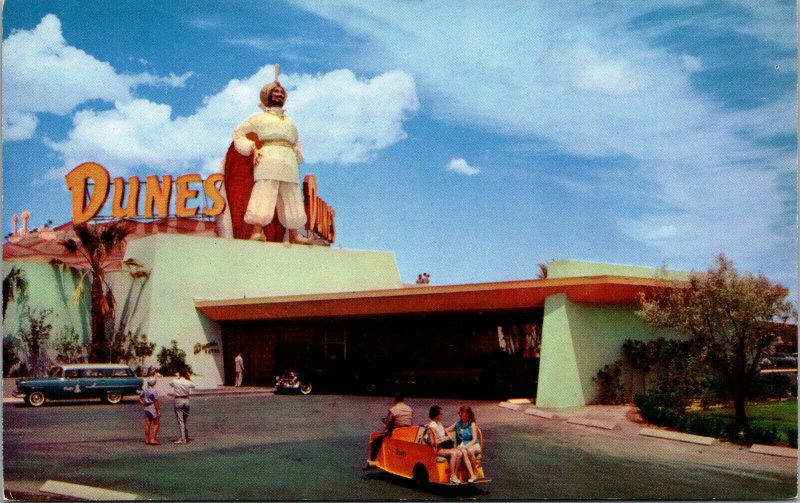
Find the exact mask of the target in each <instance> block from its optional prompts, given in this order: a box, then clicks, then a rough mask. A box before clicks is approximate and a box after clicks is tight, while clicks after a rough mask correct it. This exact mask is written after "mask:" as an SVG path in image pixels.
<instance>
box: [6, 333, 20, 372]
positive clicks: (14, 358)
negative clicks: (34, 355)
mask: <svg viewBox="0 0 800 503" xmlns="http://www.w3.org/2000/svg"><path fill="white" fill-rule="evenodd" d="M18 363H19V355H18V354H17V345H16V344H15V343H14V339H12V338H11V337H8V336H6V337H3V377H9V376H10V375H11V370H12V369H13V368H14V366H15V365H16V364H18Z"/></svg>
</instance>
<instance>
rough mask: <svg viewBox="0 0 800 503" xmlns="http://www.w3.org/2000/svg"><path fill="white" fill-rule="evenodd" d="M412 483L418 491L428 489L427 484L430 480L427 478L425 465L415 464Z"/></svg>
mask: <svg viewBox="0 0 800 503" xmlns="http://www.w3.org/2000/svg"><path fill="white" fill-rule="evenodd" d="M413 473H414V483H415V484H416V485H417V487H418V488H420V489H425V488H426V487H428V483H429V482H430V479H429V478H428V470H427V469H426V468H425V465H423V464H422V463H417V464H416V465H415V466H414V472H413Z"/></svg>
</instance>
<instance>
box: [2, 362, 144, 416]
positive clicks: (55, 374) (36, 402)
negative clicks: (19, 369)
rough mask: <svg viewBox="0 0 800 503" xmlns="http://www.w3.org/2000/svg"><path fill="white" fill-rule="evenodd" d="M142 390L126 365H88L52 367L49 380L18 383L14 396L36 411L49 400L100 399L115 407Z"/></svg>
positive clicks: (28, 380)
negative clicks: (126, 396) (125, 397)
mask: <svg viewBox="0 0 800 503" xmlns="http://www.w3.org/2000/svg"><path fill="white" fill-rule="evenodd" d="M141 389H142V380H141V379H140V378H138V377H136V376H135V375H134V373H133V371H132V370H131V369H130V367H128V366H127V365H121V364H115V363H109V364H105V363H86V364H71V365H60V366H57V367H53V368H52V369H50V375H49V376H48V377H23V378H21V379H17V390H16V392H15V393H14V396H17V397H24V398H25V401H26V402H27V403H28V405H31V406H33V407H39V406H41V405H44V403H45V401H47V400H63V399H79V398H99V399H101V400H102V401H104V402H106V403H112V404H114V403H119V402H121V401H122V398H123V397H124V396H125V395H135V394H137V393H138V392H139V391H140V390H141Z"/></svg>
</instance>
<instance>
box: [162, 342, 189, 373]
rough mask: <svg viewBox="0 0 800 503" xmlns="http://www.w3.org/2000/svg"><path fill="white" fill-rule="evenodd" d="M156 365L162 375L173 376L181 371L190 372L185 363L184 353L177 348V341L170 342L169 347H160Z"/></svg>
mask: <svg viewBox="0 0 800 503" xmlns="http://www.w3.org/2000/svg"><path fill="white" fill-rule="evenodd" d="M157 358H158V364H159V365H160V368H159V369H158V371H159V372H160V373H161V374H162V375H174V374H177V373H178V372H181V371H183V370H189V371H190V372H191V370H192V367H190V366H189V365H187V363H186V351H184V350H182V349H180V348H179V347H178V341H176V340H174V339H173V340H172V341H171V346H170V347H169V348H165V347H164V346H161V351H160V352H159V353H158V357H157Z"/></svg>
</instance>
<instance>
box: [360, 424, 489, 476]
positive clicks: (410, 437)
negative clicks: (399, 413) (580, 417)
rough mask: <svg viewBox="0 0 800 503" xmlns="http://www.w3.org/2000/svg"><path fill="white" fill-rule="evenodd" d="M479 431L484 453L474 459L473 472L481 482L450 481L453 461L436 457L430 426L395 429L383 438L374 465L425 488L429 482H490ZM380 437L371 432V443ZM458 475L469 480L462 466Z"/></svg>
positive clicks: (481, 440)
mask: <svg viewBox="0 0 800 503" xmlns="http://www.w3.org/2000/svg"><path fill="white" fill-rule="evenodd" d="M476 430H477V435H478V442H479V444H480V448H481V451H480V452H479V453H478V454H476V456H475V458H476V460H477V461H476V463H475V464H476V466H474V467H473V470H474V471H475V475H476V476H477V477H478V480H476V481H474V482H469V483H468V482H463V483H462V484H454V483H451V482H450V462H449V460H448V459H447V458H445V457H443V456H437V455H436V451H437V446H436V444H435V439H434V438H435V435H432V434H431V431H430V429H429V428H428V427H427V426H401V427H399V428H395V429H394V431H392V434H391V436H388V437H386V438H384V439H383V443H382V444H381V448H380V450H379V451H378V456H377V457H376V458H375V466H376V467H377V468H379V469H380V470H383V471H385V472H387V473H391V474H394V475H399V476H401V477H405V478H407V479H413V480H414V481H415V482H416V483H417V485H419V486H426V485H428V484H429V483H430V484H442V485H450V486H456V485H464V484H485V483H487V482H491V480H490V479H487V478H486V475H485V474H484V472H483V461H482V459H481V458H482V457H483V456H482V454H483V432H481V430H480V428H477V427H476ZM381 434H382V433H381V432H375V433H372V434H371V435H370V437H369V440H370V442H372V440H373V439H374V438H375V437H377V436H379V435H381ZM456 476H457V477H458V478H459V479H461V480H465V481H466V480H467V479H468V478H469V474H468V473H467V469H466V467H465V466H464V464H463V463H462V464H461V465H460V466H459V470H458V473H457V474H456Z"/></svg>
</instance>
